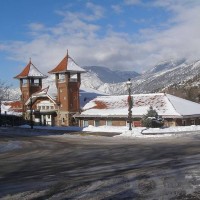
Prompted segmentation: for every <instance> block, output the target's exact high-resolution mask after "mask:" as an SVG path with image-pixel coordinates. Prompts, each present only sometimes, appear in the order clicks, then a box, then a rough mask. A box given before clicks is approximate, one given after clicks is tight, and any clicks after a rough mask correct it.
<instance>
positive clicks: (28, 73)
mask: <svg viewBox="0 0 200 200" xmlns="http://www.w3.org/2000/svg"><path fill="white" fill-rule="evenodd" d="M31 77H34V78H46V76H45V75H44V74H43V73H42V72H40V71H39V70H38V69H37V68H36V67H35V66H34V65H33V64H32V62H31V60H30V61H29V63H28V64H27V66H26V67H25V68H24V69H23V70H22V72H21V73H20V74H18V75H17V76H15V77H14V78H18V79H19V78H31Z"/></svg>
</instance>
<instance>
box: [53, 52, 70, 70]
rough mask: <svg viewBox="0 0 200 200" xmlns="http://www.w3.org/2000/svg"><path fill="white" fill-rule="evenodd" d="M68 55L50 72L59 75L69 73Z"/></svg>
mask: <svg viewBox="0 0 200 200" xmlns="http://www.w3.org/2000/svg"><path fill="white" fill-rule="evenodd" d="M68 57H69V56H68V54H67V55H66V56H65V57H64V58H63V59H62V61H61V62H60V63H59V64H58V65H57V67H55V68H54V69H53V70H51V71H49V73H58V72H64V71H67V64H68Z"/></svg>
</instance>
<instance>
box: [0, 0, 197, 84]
mask: <svg viewBox="0 0 200 200" xmlns="http://www.w3.org/2000/svg"><path fill="white" fill-rule="evenodd" d="M199 19H200V1H199V0H90V1H87V0H74V1H71V0H17V1H16V0H0V27H1V30H0V68H1V72H0V74H1V80H3V81H7V82H9V83H12V84H13V85H17V84H18V82H17V80H14V79H13V77H14V76H15V75H17V74H18V73H20V72H21V70H22V69H23V68H24V67H25V66H26V64H27V63H28V61H29V59H30V58H31V59H32V62H33V64H34V65H35V66H36V67H38V68H39V69H40V70H41V71H42V72H43V73H45V74H47V72H48V71H49V70H51V69H52V68H54V67H55V66H56V65H57V64H58V63H59V62H60V60H61V59H62V58H63V57H64V56H65V55H66V52H67V49H68V50H69V54H70V56H71V57H73V59H74V60H75V61H76V62H77V63H78V64H79V65H80V66H85V65H90V66H92V65H95V66H107V67H109V68H111V69H116V70H135V71H137V72H144V71H145V70H147V69H150V68H151V67H152V66H153V65H155V64H157V63H159V62H162V61H164V60H169V59H180V58H186V59H188V61H191V60H196V59H200V39H199V35H200V23H199Z"/></svg>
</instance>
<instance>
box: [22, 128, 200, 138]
mask: <svg viewBox="0 0 200 200" xmlns="http://www.w3.org/2000/svg"><path fill="white" fill-rule="evenodd" d="M21 127H23V128H30V126H29V125H24V126H21ZM34 128H37V129H46V130H63V131H85V132H115V133H121V134H120V135H117V136H115V137H128V138H135V137H144V138H147V137H166V136H174V135H177V134H191V133H193V132H194V131H196V132H198V131H199V133H200V125H192V126H174V127H168V128H145V127H137V128H134V127H133V128H132V130H131V131H130V130H128V127H126V126H98V127H94V126H91V125H90V126H88V127H84V128H81V127H75V126H70V127H58V126H54V127H51V126H35V127H34ZM27 134H29V133H27Z"/></svg>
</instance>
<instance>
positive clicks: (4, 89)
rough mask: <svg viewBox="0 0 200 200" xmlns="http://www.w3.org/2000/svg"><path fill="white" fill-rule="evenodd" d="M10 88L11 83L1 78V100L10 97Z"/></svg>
mask: <svg viewBox="0 0 200 200" xmlns="http://www.w3.org/2000/svg"><path fill="white" fill-rule="evenodd" d="M9 88H10V85H8V84H7V83H6V82H3V81H1V80H0V101H5V100H8V99H9Z"/></svg>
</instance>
